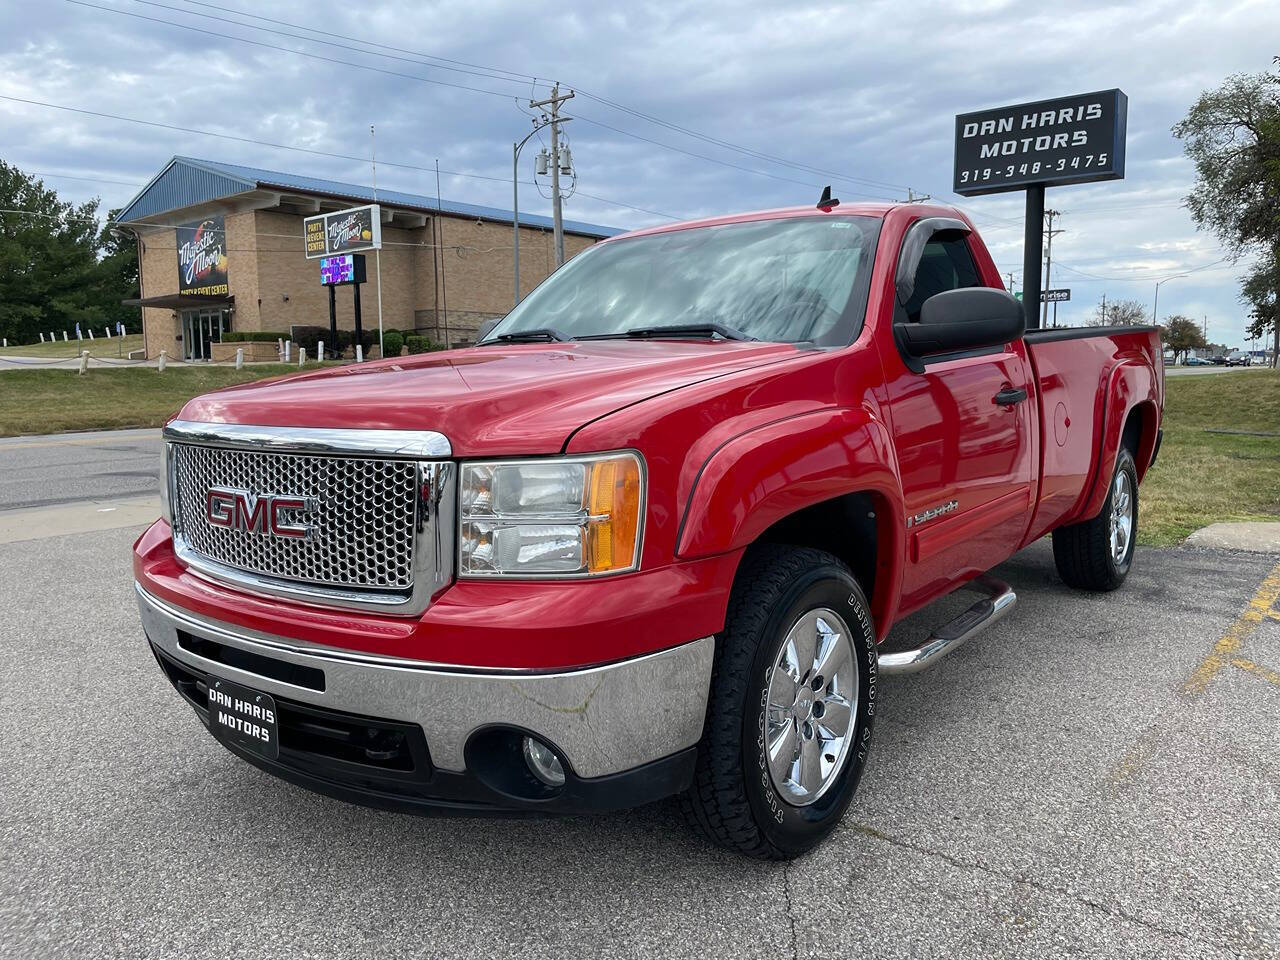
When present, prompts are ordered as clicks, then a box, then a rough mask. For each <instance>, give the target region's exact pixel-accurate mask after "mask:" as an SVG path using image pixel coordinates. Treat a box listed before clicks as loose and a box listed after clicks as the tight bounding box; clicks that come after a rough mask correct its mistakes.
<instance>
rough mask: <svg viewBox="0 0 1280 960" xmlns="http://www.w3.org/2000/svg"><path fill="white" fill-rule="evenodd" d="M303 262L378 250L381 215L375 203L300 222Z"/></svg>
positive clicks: (380, 243)
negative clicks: (304, 248) (304, 254)
mask: <svg viewBox="0 0 1280 960" xmlns="http://www.w3.org/2000/svg"><path fill="white" fill-rule="evenodd" d="M302 236H303V239H304V241H305V242H306V248H307V259H309V260H314V259H316V258H318V257H332V256H334V255H335V254H340V253H359V252H360V251H362V250H378V249H380V248H381V247H382V213H381V210H380V209H379V207H378V205H377V204H376V203H372V204H369V205H368V206H365V207H352V208H351V209H349V210H339V211H338V212H337V213H325V214H321V215H320V216H318V217H307V219H306V220H304V221H302Z"/></svg>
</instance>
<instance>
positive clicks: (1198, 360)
mask: <svg viewBox="0 0 1280 960" xmlns="http://www.w3.org/2000/svg"><path fill="white" fill-rule="evenodd" d="M1182 365H1183V366H1184V367H1211V366H1213V364H1212V363H1211V362H1210V361H1208V360H1206V359H1205V358H1204V357H1187V359H1186V360H1184V361H1183V362H1182Z"/></svg>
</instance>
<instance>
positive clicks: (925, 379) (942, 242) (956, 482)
mask: <svg viewBox="0 0 1280 960" xmlns="http://www.w3.org/2000/svg"><path fill="white" fill-rule="evenodd" d="M950 223H955V221H950ZM917 226H920V224H917ZM906 246H907V245H906V244H904V250H905V248H906ZM983 285H984V284H983V282H982V279H981V276H980V274H979V271H978V268H977V266H976V264H975V262H974V259H973V254H972V251H971V250H970V247H969V238H968V235H967V233H965V232H962V231H959V230H954V229H952V230H944V231H941V232H937V233H934V234H933V235H932V236H931V237H930V239H929V240H928V241H927V242H926V243H925V244H924V247H923V251H922V253H921V256H920V263H919V267H918V268H917V270H916V272H915V284H914V287H913V290H912V293H911V296H910V297H909V299H908V300H907V302H906V303H902V302H897V303H896V304H895V312H896V316H895V320H896V321H898V322H904V323H916V322H919V319H920V308H921V306H922V305H923V304H924V301H925V300H927V299H928V298H929V297H931V296H933V295H935V294H938V293H942V292H944V291H946V290H954V289H956V288H958V287H976V286H983ZM895 353H896V350H895ZM886 359H887V362H886V364H885V367H886V370H889V369H896V370H898V375H897V376H895V377H893V378H892V379H891V381H890V383H889V385H888V390H889V403H890V409H891V415H892V419H893V436H894V442H895V444H896V446H897V451H898V465H899V471H900V474H901V480H902V492H903V498H904V501H905V513H906V518H907V519H906V523H907V531H906V534H907V557H906V559H907V563H906V568H905V572H904V575H903V584H902V588H903V589H902V603H901V612H902V613H904V614H905V613H908V612H910V611H911V610H914V609H917V608H919V607H921V606H923V605H924V604H926V603H928V602H929V601H930V600H932V599H934V598H936V597H937V596H939V595H941V594H942V593H945V592H946V591H947V590H949V589H951V588H953V587H954V586H957V585H959V584H960V583H962V582H963V581H965V580H969V579H971V578H972V577H974V576H976V575H977V574H979V573H982V572H984V571H986V570H988V569H990V568H991V567H993V566H995V565H996V564H998V563H1000V562H1001V561H1003V560H1005V559H1007V558H1008V557H1009V556H1011V555H1012V554H1013V553H1014V551H1015V550H1017V549H1018V547H1019V545H1020V544H1021V543H1022V538H1023V536H1024V535H1025V532H1026V529H1027V524H1028V522H1029V520H1030V516H1031V495H1032V491H1031V474H1032V469H1031V467H1032V459H1033V449H1032V424H1031V415H1032V410H1033V406H1034V404H1035V395H1034V385H1033V384H1032V383H1031V382H1030V381H1031V375H1030V365H1029V363H1028V362H1027V359H1026V352H1025V347H1024V346H1023V343H1022V341H1021V340H1020V339H1019V340H1016V341H1014V342H1012V343H1009V344H1005V345H1003V346H999V347H994V348H986V349H981V350H972V351H966V352H963V353H957V354H947V355H943V356H938V357H930V358H928V360H927V361H925V363H924V369H923V372H920V373H916V372H913V371H912V370H910V369H908V367H907V366H906V364H905V363H903V362H902V358H901V357H900V356H897V357H891V358H886ZM895 359H896V360H897V361H898V362H897V363H896V364H895V363H894V362H893V361H894V360H895Z"/></svg>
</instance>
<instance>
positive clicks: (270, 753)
mask: <svg viewBox="0 0 1280 960" xmlns="http://www.w3.org/2000/svg"><path fill="white" fill-rule="evenodd" d="M209 729H210V730H212V731H213V735H214V736H216V737H219V738H220V739H222V740H226V741H229V742H231V743H234V744H236V745H237V746H239V747H243V748H244V749H246V750H251V751H252V752H254V753H256V754H259V755H260V756H263V757H266V758H267V759H268V760H275V759H276V758H277V757H279V756H280V724H279V719H278V714H277V713H276V702H275V700H274V699H273V698H272V697H271V696H270V695H269V694H266V693H259V692H258V691H257V690H250V689H249V688H248V687H242V686H240V685H239V684H237V683H231V682H229V681H227V680H217V679H214V678H213V677H210V678H209Z"/></svg>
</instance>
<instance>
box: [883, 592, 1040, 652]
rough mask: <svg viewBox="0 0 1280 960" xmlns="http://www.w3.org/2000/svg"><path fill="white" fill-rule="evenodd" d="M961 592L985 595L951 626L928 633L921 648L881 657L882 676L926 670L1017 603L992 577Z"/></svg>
mask: <svg viewBox="0 0 1280 960" xmlns="http://www.w3.org/2000/svg"><path fill="white" fill-rule="evenodd" d="M960 589H961V590H975V591H978V592H979V593H982V594H985V596H984V597H983V598H982V599H981V600H979V601H978V602H977V603H975V604H974V605H973V606H971V607H970V608H969V609H968V610H966V611H965V612H964V613H962V614H960V616H958V617H956V618H955V619H954V620H952V621H951V622H950V623H946V624H943V625H942V626H941V627H939V628H938V629H937V630H935V631H933V633H931V634H929V639H927V640H926V641H925V642H924V645H923V646H920V647H917V648H916V649H914V650H902V651H900V652H897V653H882V654H880V659H879V664H880V666H879V670H880V673H881V674H883V675H886V676H899V675H902V674H908V673H919V672H920V671H921V670H924V669H925V668H926V667H931V666H933V665H934V664H935V663H937V662H938V661H939V660H941V659H942V658H943V657H945V656H946V655H947V654H948V653H950V652H951V651H952V650H954V649H955V648H956V647H958V646H960V644H962V643H964V642H965V641H966V640H968V639H970V638H971V637H975V636H977V635H978V634H980V633H981V632H982V631H983V630H985V629H987V627H989V626H991V625H992V624H993V623H995V622H996V621H997V620H999V619H1000V618H1001V617H1003V616H1004V615H1005V614H1006V613H1008V612H1009V611H1010V610H1012V609H1013V605H1014V604H1015V603H1017V602H1018V595H1017V594H1016V593H1014V592H1013V588H1012V587H1011V586H1009V585H1008V584H1007V583H1005V582H1004V581H1003V580H997V579H996V578H995V577H987V576H982V577H978V578H977V579H975V580H971V581H969V582H968V583H966V584H965V585H964V586H963V587H961V588H960Z"/></svg>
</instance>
